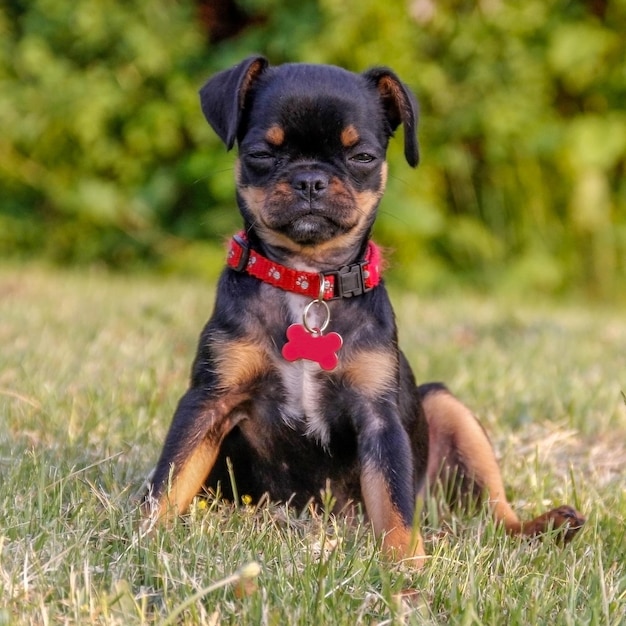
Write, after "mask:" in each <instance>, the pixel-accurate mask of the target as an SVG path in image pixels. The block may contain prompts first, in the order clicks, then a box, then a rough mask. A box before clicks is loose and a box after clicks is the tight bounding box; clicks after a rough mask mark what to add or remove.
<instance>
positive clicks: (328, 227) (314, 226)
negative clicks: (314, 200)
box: [277, 211, 346, 246]
mask: <svg viewBox="0 0 626 626" xmlns="http://www.w3.org/2000/svg"><path fill="white" fill-rule="evenodd" d="M345 228H346V227H345V225H344V226H343V227H342V225H341V224H340V223H339V222H338V221H337V220H335V219H333V218H332V217H329V216H328V215H323V214H320V213H319V212H316V211H311V212H309V213H304V214H302V215H298V216H297V217H294V218H293V219H291V220H289V221H288V222H287V223H285V224H284V225H282V227H279V228H278V229H277V230H280V231H281V232H282V233H283V234H284V235H286V236H287V237H289V239H291V240H292V241H293V242H295V243H298V244H300V245H304V246H307V245H309V246H310V245H316V244H319V243H324V242H326V241H329V240H330V239H333V238H334V237H336V236H337V235H339V234H340V233H341V232H343V231H344V230H345Z"/></svg>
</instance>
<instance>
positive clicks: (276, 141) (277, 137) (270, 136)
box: [265, 124, 285, 146]
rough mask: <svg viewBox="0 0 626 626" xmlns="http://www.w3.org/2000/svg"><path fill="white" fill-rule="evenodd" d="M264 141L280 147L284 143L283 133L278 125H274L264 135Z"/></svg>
mask: <svg viewBox="0 0 626 626" xmlns="http://www.w3.org/2000/svg"><path fill="white" fill-rule="evenodd" d="M265 139H266V140H267V142H268V143H271V144H272V145H273V146H280V145H282V143H283V141H285V131H284V130H283V129H282V128H281V127H280V126H279V125H278V124H274V125H272V126H270V127H269V129H268V131H267V132H266V133H265Z"/></svg>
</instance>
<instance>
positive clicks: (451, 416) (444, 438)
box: [418, 383, 585, 541]
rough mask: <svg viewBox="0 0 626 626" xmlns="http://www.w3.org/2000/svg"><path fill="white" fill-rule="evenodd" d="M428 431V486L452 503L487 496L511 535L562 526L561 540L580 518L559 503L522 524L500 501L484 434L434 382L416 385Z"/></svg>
mask: <svg viewBox="0 0 626 626" xmlns="http://www.w3.org/2000/svg"><path fill="white" fill-rule="evenodd" d="M418 391H419V394H420V396H421V399H422V405H423V407H424V412H425V414H426V419H427V421H428V429H429V456H428V484H429V485H430V488H431V489H439V490H441V491H443V493H444V494H445V495H446V497H447V498H448V499H449V500H452V501H458V500H461V501H463V500H465V501H466V502H467V500H468V498H469V499H480V498H481V497H484V498H486V499H487V502H488V504H489V507H490V509H491V512H492V514H493V516H494V518H495V520H496V522H498V523H501V524H503V525H504V527H505V528H506V530H507V532H508V533H510V534H513V535H525V536H535V535H539V534H542V533H544V532H546V531H548V530H550V528H555V529H556V528H561V527H562V528H563V532H562V534H561V536H562V538H563V540H564V541H569V540H570V539H572V538H573V537H574V535H575V534H576V533H577V532H578V530H579V529H580V527H581V526H582V524H583V523H584V522H585V519H584V518H583V517H582V515H580V513H578V512H577V511H576V510H575V509H573V508H572V507H570V506H561V507H558V508H556V509H553V510H551V511H548V512H547V513H544V514H543V515H541V516H539V517H537V518H535V519H533V520H531V521H529V522H522V521H520V519H519V517H518V516H517V514H516V513H515V511H514V510H513V509H512V508H511V505H510V504H509V502H508V501H507V499H506V495H505V490H504V484H503V481H502V475H501V473H500V468H499V467H498V463H497V461H496V457H495V454H494V451H493V448H492V446H491V442H490V441H489V438H488V436H487V433H486V432H485V430H484V429H483V427H482V426H481V424H480V423H479V422H478V420H477V419H476V418H475V417H474V415H473V414H472V412H471V411H470V410H469V409H468V408H467V407H466V406H465V405H464V404H463V403H462V402H460V401H459V400H458V399H457V398H456V397H454V396H453V395H452V394H451V393H450V392H449V391H448V389H447V388H446V387H445V386H444V385H441V384H439V383H433V384H428V385H422V386H420V387H418Z"/></svg>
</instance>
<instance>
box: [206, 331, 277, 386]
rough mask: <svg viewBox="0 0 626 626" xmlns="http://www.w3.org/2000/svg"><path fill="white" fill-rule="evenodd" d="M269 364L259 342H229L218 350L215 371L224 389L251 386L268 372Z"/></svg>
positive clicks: (243, 340)
mask: <svg viewBox="0 0 626 626" xmlns="http://www.w3.org/2000/svg"><path fill="white" fill-rule="evenodd" d="M268 363H269V361H268V359H267V357H266V354H265V351H264V350H263V348H262V347H261V345H260V343H259V342H251V341H246V340H245V339H242V340H237V341H232V340H227V341H225V342H224V343H223V344H221V345H219V346H218V347H217V349H216V354H215V369H216V371H217V375H218V376H219V380H220V386H221V387H222V388H223V389H227V390H229V389H236V388H238V387H241V386H243V385H247V384H249V383H250V382H251V381H252V380H254V379H255V378H258V377H259V376H260V375H261V374H262V373H263V372H264V371H265V370H267V367H268Z"/></svg>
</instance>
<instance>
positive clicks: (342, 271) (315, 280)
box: [227, 231, 381, 300]
mask: <svg viewBox="0 0 626 626" xmlns="http://www.w3.org/2000/svg"><path fill="white" fill-rule="evenodd" d="M380 261H381V255H380V248H379V247H378V246H377V245H376V244H375V243H374V242H372V241H370V242H368V244H367V250H366V252H365V259H364V260H363V261H360V262H359V263H352V264H350V265H344V266H343V267H340V268H339V269H338V270H334V271H330V272H319V273H318V272H304V271H300V270H294V269H291V268H289V267H285V266H284V265H279V264H278V263H274V262H273V261H270V260H269V259H267V258H265V257H264V256H261V255H260V254H259V253H258V252H257V251H256V250H252V249H251V248H250V246H249V245H248V238H247V236H246V234H245V232H244V231H241V232H239V233H237V234H236V235H234V236H233V238H232V239H231V241H230V248H229V250H228V259H227V263H228V265H229V267H232V268H233V269H234V270H236V271H238V272H243V271H245V272H246V273H248V274H250V276H254V277H255V278H258V279H259V280H262V281H263V282H264V283H268V284H270V285H273V286H274V287H278V288H279V289H284V290H285V291H291V292H292V293H300V294H302V295H305V296H310V297H311V298H318V297H319V295H320V293H321V291H322V290H321V281H322V280H323V281H324V289H323V299H324V300H336V299H338V298H351V297H352V296H359V295H361V294H362V293H366V292H367V291H370V290H371V289H373V288H374V287H376V285H378V283H379V282H380V273H381V271H380Z"/></svg>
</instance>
